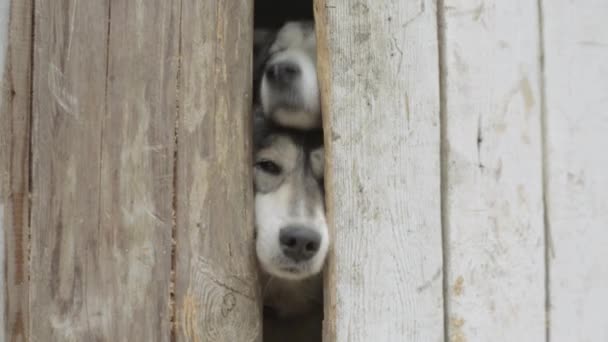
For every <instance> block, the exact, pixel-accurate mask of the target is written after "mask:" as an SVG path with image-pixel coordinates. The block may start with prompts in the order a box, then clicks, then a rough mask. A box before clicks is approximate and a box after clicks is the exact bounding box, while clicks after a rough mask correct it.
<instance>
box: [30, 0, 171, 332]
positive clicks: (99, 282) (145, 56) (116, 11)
mask: <svg viewBox="0 0 608 342" xmlns="http://www.w3.org/2000/svg"><path fill="white" fill-rule="evenodd" d="M177 14H178V11H177V6H176V5H175V2H163V3H159V4H156V5H146V6H144V5H143V2H131V1H112V3H111V5H110V2H109V1H98V2H80V1H65V2H62V3H59V2H51V1H48V2H38V3H37V4H36V14H35V15H36V16H35V28H36V32H35V44H36V45H35V49H34V51H35V54H34V93H33V104H34V108H33V113H34V114H33V117H34V127H33V143H32V144H33V158H34V159H33V169H34V174H33V191H34V192H33V199H32V202H33V203H32V261H31V267H32V286H31V312H32V319H31V321H30V325H31V329H32V340H34V341H37V340H39V341H43V340H44V341H89V340H107V341H118V340H128V341H168V340H169V337H170V334H169V328H170V310H169V309H170V301H169V280H170V266H171V253H170V251H171V242H170V236H171V227H172V220H171V215H172V194H173V191H172V188H173V187H172V184H173V181H172V179H173V174H172V171H173V149H174V136H173V129H172V127H173V125H174V120H175V88H176V83H175V82H176V77H177V63H176V61H177V59H176V53H177V44H176V43H175V42H176V37H175V35H176V34H177V20H176V19H175V17H176V15H177Z"/></svg>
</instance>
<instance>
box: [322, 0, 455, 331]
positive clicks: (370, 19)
mask: <svg viewBox="0 0 608 342" xmlns="http://www.w3.org/2000/svg"><path fill="white" fill-rule="evenodd" d="M315 13H316V16H317V37H318V49H319V54H318V57H319V70H320V75H319V76H320V83H321V88H322V99H323V113H324V116H325V117H324V119H325V129H326V132H325V134H326V137H327V138H326V144H327V145H326V151H327V152H326V153H327V156H326V159H327V165H328V166H327V168H328V169H327V171H328V178H327V181H326V184H327V193H328V211H329V216H330V222H331V225H332V226H333V243H334V246H333V250H332V251H331V252H330V258H329V268H328V272H327V285H326V289H325V293H326V318H325V319H326V321H325V327H324V328H325V340H326V341H404V340H406V341H425V342H426V341H443V336H444V332H443V301H442V246H441V210H440V188H439V186H440V169H439V167H440V165H439V164H440V158H439V151H440V139H439V137H440V126H439V124H440V122H439V121H440V120H439V83H438V80H439V75H438V55H437V23H436V12H435V1H429V0H423V1H401V2H393V1H378V0H367V1H365V0H364V1H358V2H342V1H333V0H319V1H316V2H315Z"/></svg>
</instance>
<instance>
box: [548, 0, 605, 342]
mask: <svg viewBox="0 0 608 342" xmlns="http://www.w3.org/2000/svg"><path fill="white" fill-rule="evenodd" d="M542 11H543V21H544V27H543V31H544V54H545V92H546V119H545V120H546V128H545V130H546V158H547V162H548V163H547V170H546V177H547V190H546V197H547V208H548V214H547V221H548V226H549V233H550V235H549V236H550V237H551V238H552V248H551V250H550V254H549V271H550V273H549V275H550V278H549V279H550V282H549V283H550V288H549V293H550V308H551V310H550V328H549V330H550V331H549V333H550V337H551V341H554V342H560V341H581V342H583V341H608V324H607V320H606V317H608V291H607V289H608V264H607V263H606V260H608V253H607V252H606V251H607V249H606V246H607V245H608V191H607V190H608V176H607V175H608V153H606V146H608V135H607V134H606V132H608V110H607V109H606V108H608V64H607V61H608V27H607V26H606V18H607V17H608V2H606V1H593V0H585V1H576V2H571V1H565V0H557V1H542ZM565 23H567V24H565Z"/></svg>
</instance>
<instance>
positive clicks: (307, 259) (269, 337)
mask: <svg viewBox="0 0 608 342" xmlns="http://www.w3.org/2000/svg"><path fill="white" fill-rule="evenodd" d="M254 149H255V151H254V172H253V173H254V185H255V226H256V254H257V258H258V261H259V264H260V268H261V271H262V272H261V286H262V292H263V297H264V324H265V329H264V341H265V342H270V341H285V339H284V338H285V337H286V336H288V337H289V340H290V341H294V342H295V341H300V340H299V338H302V341H307V342H310V341H320V339H321V337H320V336H321V327H320V322H321V319H322V318H321V317H322V303H323V300H322V285H321V273H320V272H321V270H322V268H323V265H324V262H325V257H326V255H327V251H328V248H329V234H328V229H327V222H326V219H325V205H324V188H323V166H324V160H323V159H324V155H323V133H322V132H321V130H316V131H299V130H294V129H289V128H284V127H280V126H278V125H276V124H273V123H272V122H270V121H269V120H268V119H266V118H265V117H263V116H258V117H257V118H256V122H255V128H254ZM298 336H300V337H298Z"/></svg>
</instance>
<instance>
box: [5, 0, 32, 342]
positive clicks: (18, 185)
mask: <svg viewBox="0 0 608 342" xmlns="http://www.w3.org/2000/svg"><path fill="white" fill-rule="evenodd" d="M31 16H32V2H31V1H30V0H25V1H18V0H13V1H10V0H3V1H1V2H0V72H1V78H0V88H1V91H0V212H2V214H0V216H1V217H0V244H2V247H1V248H0V249H1V250H2V251H1V256H0V261H1V265H2V267H1V269H0V279H2V280H1V281H0V286H1V287H2V294H1V295H0V298H2V299H0V313H1V314H0V317H1V318H2V327H1V328H0V341H5V340H6V341H27V340H28V336H29V333H28V318H29V308H28V305H29V295H28V290H29V270H28V251H29V240H28V237H29V227H28V226H29V222H28V221H29V213H30V210H29V196H28V195H29V191H30V189H29V188H30V184H29V175H30V165H29V163H30V155H29V152H30V151H29V148H30V122H31V110H30V107H31V105H30V103H31V102H30V92H31V44H32V38H31V37H32V32H31V30H32V19H31Z"/></svg>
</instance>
